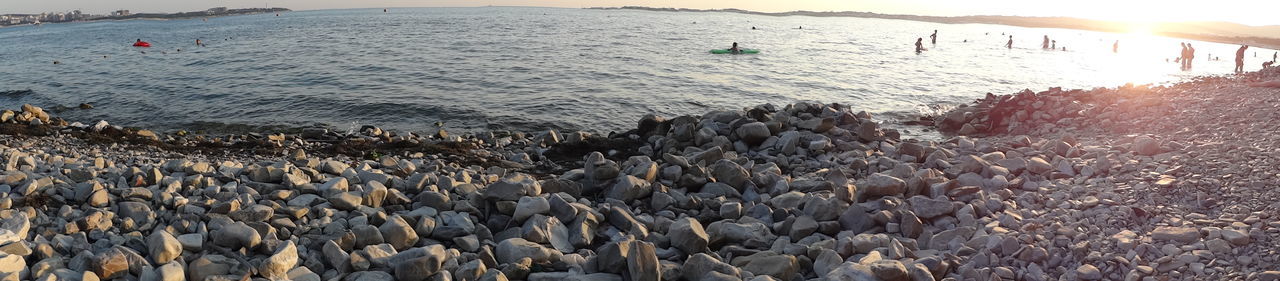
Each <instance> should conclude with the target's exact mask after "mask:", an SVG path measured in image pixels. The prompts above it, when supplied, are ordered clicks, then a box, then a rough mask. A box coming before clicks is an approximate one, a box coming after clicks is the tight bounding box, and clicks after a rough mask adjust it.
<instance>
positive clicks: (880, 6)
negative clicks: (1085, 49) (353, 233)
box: [0, 0, 1280, 25]
mask: <svg viewBox="0 0 1280 281" xmlns="http://www.w3.org/2000/svg"><path fill="white" fill-rule="evenodd" d="M1267 2H1271V1H1270V0H1217V1H1211V2H1205V1H1188V0H1163V1H1158V0H1143V1H1126V0H1054V1H1046V0H968V1H966V0H960V1H956V0H790V1H779V0H180V1H173V0H108V1H103V0H41V1H35V0H0V14H12V13H41V12H52V11H69V10H74V9H80V10H82V11H84V12H87V13H94V14H103V13H107V12H109V11H112V10H119V9H127V10H131V11H133V12H185V11H199V10H204V9H208V8H211V7H220V6H225V7H229V8H247V7H264V6H271V7H285V8H290V9H294V10H318V9H345V8H384V7H474V6H486V5H495V6H542V7H566V8H584V7H617V6H648V7H672V8H695V9H720V8H738V9H744V10H752V11H764V12H785V11H795V10H809V11H860V12H876V13H887V14H912V15H931V16H964V15H1011V16H1067V17H1079V18H1089V19H1102V20H1119V21H1138V22H1153V21H1160V22H1174V21H1228V22H1236V23H1242V24H1247V25H1280V16H1276V14H1277V12H1280V3H1276V2H1271V3H1267Z"/></svg>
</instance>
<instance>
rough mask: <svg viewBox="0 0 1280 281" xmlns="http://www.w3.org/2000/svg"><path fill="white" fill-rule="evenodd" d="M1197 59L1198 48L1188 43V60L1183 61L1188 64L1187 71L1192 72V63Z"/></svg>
mask: <svg viewBox="0 0 1280 281" xmlns="http://www.w3.org/2000/svg"><path fill="white" fill-rule="evenodd" d="M1195 58H1196V48H1195V47H1192V46H1191V43H1187V59H1184V60H1182V61H1183V62H1186V63H1187V70H1191V61H1192V60H1194V59H1195Z"/></svg>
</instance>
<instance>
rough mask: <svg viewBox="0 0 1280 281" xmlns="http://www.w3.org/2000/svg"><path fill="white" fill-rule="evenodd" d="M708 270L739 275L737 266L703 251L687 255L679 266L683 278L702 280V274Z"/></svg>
mask: <svg viewBox="0 0 1280 281" xmlns="http://www.w3.org/2000/svg"><path fill="white" fill-rule="evenodd" d="M709 272H718V273H722V274H726V275H729V276H734V277H737V276H740V275H741V273H740V272H739V271H738V268H737V267H734V266H732V265H729V264H727V263H724V262H720V261H719V260H716V259H715V258H713V257H711V256H710V255H707V254H704V253H697V254H693V255H691V256H689V259H688V260H685V262H684V266H682V267H681V268H680V275H681V277H683V278H684V280H704V278H703V275H705V274H707V273H709Z"/></svg>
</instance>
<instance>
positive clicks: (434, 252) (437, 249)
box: [395, 245, 447, 281]
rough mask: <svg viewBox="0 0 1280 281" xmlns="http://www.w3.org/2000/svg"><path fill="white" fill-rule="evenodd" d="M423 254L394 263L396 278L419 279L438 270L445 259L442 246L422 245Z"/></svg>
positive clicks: (427, 276) (410, 280)
mask: <svg viewBox="0 0 1280 281" xmlns="http://www.w3.org/2000/svg"><path fill="white" fill-rule="evenodd" d="M419 249H425V251H423V253H424V254H423V255H422V256H420V257H417V258H413V259H410V260H407V261H404V262H400V263H396V264H395V272H396V280H409V281H421V280H427V278H429V277H431V275H434V274H436V272H439V271H440V270H441V269H442V268H443V265H444V262H445V260H446V259H447V257H446V255H445V250H444V247H441V246H439V245H433V246H432V247H423V248H419Z"/></svg>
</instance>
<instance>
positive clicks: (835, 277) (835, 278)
mask: <svg viewBox="0 0 1280 281" xmlns="http://www.w3.org/2000/svg"><path fill="white" fill-rule="evenodd" d="M822 276H823V280H828V281H879V280H880V279H879V278H876V275H875V273H872V272H871V267H868V266H866V265H862V264H858V263H856V262H846V263H843V264H841V265H840V266H837V267H836V269H835V270H832V271H831V272H827V273H826V274H823V275H822Z"/></svg>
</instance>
